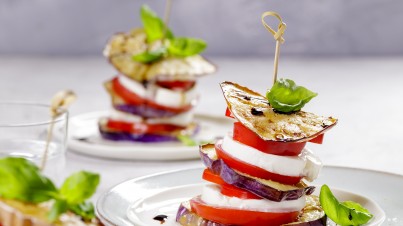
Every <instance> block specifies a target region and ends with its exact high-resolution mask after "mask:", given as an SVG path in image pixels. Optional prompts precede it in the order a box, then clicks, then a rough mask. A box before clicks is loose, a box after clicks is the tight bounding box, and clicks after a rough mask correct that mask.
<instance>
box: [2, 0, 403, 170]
mask: <svg viewBox="0 0 403 226" xmlns="http://www.w3.org/2000/svg"><path fill="white" fill-rule="evenodd" d="M144 3H146V4H148V5H149V6H150V7H151V8H152V9H154V10H155V11H156V12H157V13H158V14H159V15H160V16H161V17H162V16H163V13H164V6H165V1H163V0H141V1H140V0H0V101H4V100H7V101H8V100H28V101H39V102H43V103H47V102H48V101H49V99H50V97H51V96H52V95H53V94H54V93H56V92H57V91H59V90H61V89H65V88H71V89H73V90H75V91H76V93H77V94H78V97H79V98H78V101H77V102H76V103H75V104H74V105H73V107H72V111H71V112H72V114H71V115H73V116H74V115H77V114H80V113H85V112H91V111H96V110H107V109H110V108H111V106H110V98H109V96H108V94H107V93H106V91H105V90H104V88H103V85H102V83H103V82H105V81H107V80H109V79H111V78H112V77H113V76H115V75H116V73H117V72H116V70H115V69H114V68H113V67H112V66H111V65H109V64H108V62H107V60H106V59H105V58H104V57H103V56H102V50H103V48H104V46H105V44H106V43H107V40H108V38H109V37H110V36H111V35H113V34H114V33H116V32H126V31H129V30H130V29H131V28H134V27H139V26H140V25H141V23H140V16H139V9H140V6H141V5H142V4H144ZM268 10H272V11H277V12H278V13H280V14H281V16H282V18H283V19H284V21H285V22H286V23H287V29H286V31H285V35H284V38H285V40H286V41H285V43H284V44H283V45H282V46H281V57H280V65H279V76H280V77H288V78H291V79H293V80H295V81H296V82H297V84H302V85H304V86H306V87H308V88H310V89H312V90H314V91H316V92H318V93H319V96H318V97H316V98H315V99H313V100H312V102H311V103H309V104H308V105H307V106H306V107H305V108H304V109H305V110H306V111H312V112H315V113H317V114H320V115H333V116H335V117H337V118H339V123H338V125H337V126H336V128H335V129H333V130H332V131H330V132H329V135H326V141H325V143H324V144H323V145H314V147H313V148H314V149H315V150H316V151H317V153H318V155H319V156H320V157H321V158H322V159H323V161H324V162H325V163H326V164H334V165H344V166H353V167H363V168H371V169H377V170H384V171H389V172H395V173H401V174H403V168H402V167H401V159H402V158H401V156H402V151H403V150H402V148H401V145H400V144H399V143H398V142H397V141H399V140H401V139H403V137H402V136H403V135H402V134H403V133H402V130H401V125H403V117H401V112H402V110H403V104H402V101H401V98H402V97H403V89H402V88H401V87H402V85H403V13H402V12H403V1H401V0H354V1H353V0H298V1H292V0H271V1H268V0H173V7H172V16H171V20H170V24H169V26H170V27H171V28H172V30H173V31H174V33H175V34H177V35H178V36H191V37H198V38H202V39H205V40H206V41H207V42H208V45H209V46H208V49H207V51H206V52H205V53H204V55H206V56H208V58H209V59H211V61H213V62H214V63H215V64H217V65H218V68H219V70H218V72H217V73H216V74H214V75H212V76H206V77H203V78H202V79H200V80H199V84H200V86H199V87H200V93H201V99H200V104H199V106H198V108H197V111H198V112H202V113H208V114H215V115H219V116H222V115H223V114H224V110H225V107H226V105H225V101H224V100H223V98H222V94H221V91H220V89H219V87H218V83H219V82H220V81H223V80H232V81H235V82H238V83H240V84H243V85H246V86H249V87H251V88H252V89H254V90H257V91H259V92H262V93H264V92H265V91H266V90H267V89H268V88H269V87H270V86H271V81H272V78H271V77H272V69H273V60H272V56H273V53H274V47H275V41H274V39H273V37H272V36H271V35H270V34H269V33H268V32H267V31H266V30H265V29H264V28H263V26H262V24H261V22H260V16H261V14H262V13H263V12H264V11H268ZM268 21H269V23H270V24H271V26H272V27H276V25H277V21H275V20H274V19H273V18H271V19H269V20H268ZM398 156H400V157H398ZM77 159H79V158H78V157H77ZM86 161H92V160H86ZM73 162H74V161H73ZM120 164H121V163H119V164H118V165H120ZM126 165H127V166H131V165H130V164H129V163H127V164H126ZM181 165H182V164H181ZM123 166H124V165H123ZM182 166H183V165H182ZM71 168H74V167H71ZM97 170H102V167H99V169H97ZM122 170H123V169H122ZM127 172H128V174H127V178H130V177H131V176H130V173H129V172H131V168H129V169H128V171H127ZM122 175H125V176H126V174H122Z"/></svg>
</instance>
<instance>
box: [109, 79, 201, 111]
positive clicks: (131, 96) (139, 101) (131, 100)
mask: <svg viewBox="0 0 403 226" xmlns="http://www.w3.org/2000/svg"><path fill="white" fill-rule="evenodd" d="M112 89H113V91H114V92H115V93H116V94H117V95H118V96H119V97H121V98H122V99H123V100H124V101H125V102H126V103H127V104H131V105H146V106H148V107H151V108H155V109H159V110H164V111H169V112H173V113H176V114H179V113H183V112H187V111H189V110H190V109H192V108H193V106H192V105H187V106H184V107H181V108H175V107H168V106H162V105H160V104H158V103H156V102H155V101H152V100H148V99H144V98H142V97H141V96H139V95H137V94H135V93H133V92H131V91H130V90H128V89H126V88H125V87H124V86H122V85H121V84H120V83H119V80H118V78H117V77H116V78H114V79H113V80H112Z"/></svg>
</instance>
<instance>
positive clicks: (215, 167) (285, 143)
mask: <svg viewBox="0 0 403 226" xmlns="http://www.w3.org/2000/svg"><path fill="white" fill-rule="evenodd" d="M221 88H222V90H223V94H224V97H225V99H226V101H227V105H228V109H227V113H226V115H227V116H230V117H232V118H234V119H235V120H236V121H235V123H234V129H233V133H231V134H228V135H226V136H225V137H224V138H223V139H222V140H220V141H218V142H216V143H215V144H207V145H203V146H201V148H200V154H201V158H202V160H203V163H204V164H205V165H206V167H207V168H206V169H205V170H204V172H203V179H204V180H206V181H209V182H211V183H209V184H207V185H205V186H204V188H203V193H202V194H201V195H200V196H197V197H194V198H192V199H191V200H190V201H188V202H184V203H182V204H181V206H180V207H179V210H178V213H177V218H176V221H177V222H179V223H180V224H181V225H185V226H221V225H247V226H249V225H250V226H252V225H253V226H259V225H264V226H276V225H285V224H290V225H325V221H326V216H325V214H324V213H323V211H322V210H321V208H320V204H319V202H318V198H317V197H316V196H313V195H311V194H312V192H313V191H314V189H315V188H314V187H313V186H308V185H307V184H305V182H304V180H307V181H313V180H314V179H316V177H317V176H318V174H319V171H320V169H321V167H322V164H321V161H320V160H319V159H318V158H317V157H316V156H315V155H314V154H313V153H312V152H311V151H310V150H308V149H306V148H305V144H306V142H314V143H321V142H322V139H323V134H324V132H325V131H326V130H327V129H329V128H331V127H332V126H333V125H335V123H336V122H337V120H336V119H334V118H332V117H321V116H316V115H314V114H312V113H307V112H303V111H298V112H294V113H289V114H282V113H278V112H276V111H275V110H273V108H272V107H271V106H270V104H269V103H268V101H267V99H266V98H265V97H263V96H262V95H260V94H259V93H256V92H254V91H251V90H249V89H248V88H246V87H242V86H240V85H238V84H235V83H231V82H223V83H221Z"/></svg>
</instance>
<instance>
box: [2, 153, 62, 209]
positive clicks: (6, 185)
mask: <svg viewBox="0 0 403 226" xmlns="http://www.w3.org/2000/svg"><path fill="white" fill-rule="evenodd" d="M55 193H57V189H56V187H55V185H54V184H53V183H52V181H51V180H49V179H48V178H47V177H45V176H43V175H42V174H41V172H40V170H39V168H38V167H37V166H36V165H35V164H34V163H32V162H30V161H28V160H26V159H24V158H15V157H7V158H3V159H0V196H1V197H4V198H7V199H15V200H19V201H23V202H29V203H35V204H36V203H40V202H44V201H48V200H50V199H51V198H52V197H53V196H54V194H55Z"/></svg>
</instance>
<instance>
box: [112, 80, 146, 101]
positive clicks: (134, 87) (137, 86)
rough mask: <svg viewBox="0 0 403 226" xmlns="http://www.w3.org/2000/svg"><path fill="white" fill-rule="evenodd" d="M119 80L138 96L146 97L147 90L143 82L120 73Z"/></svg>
mask: <svg viewBox="0 0 403 226" xmlns="http://www.w3.org/2000/svg"><path fill="white" fill-rule="evenodd" d="M118 81H119V83H120V84H121V85H122V86H123V87H125V88H126V89H127V90H129V91H131V92H133V93H135V94H137V95H138V96H140V97H142V98H145V97H146V96H147V90H146V88H145V87H144V85H143V84H141V83H139V82H136V81H134V80H132V79H130V78H128V77H127V76H125V75H119V76H118Z"/></svg>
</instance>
